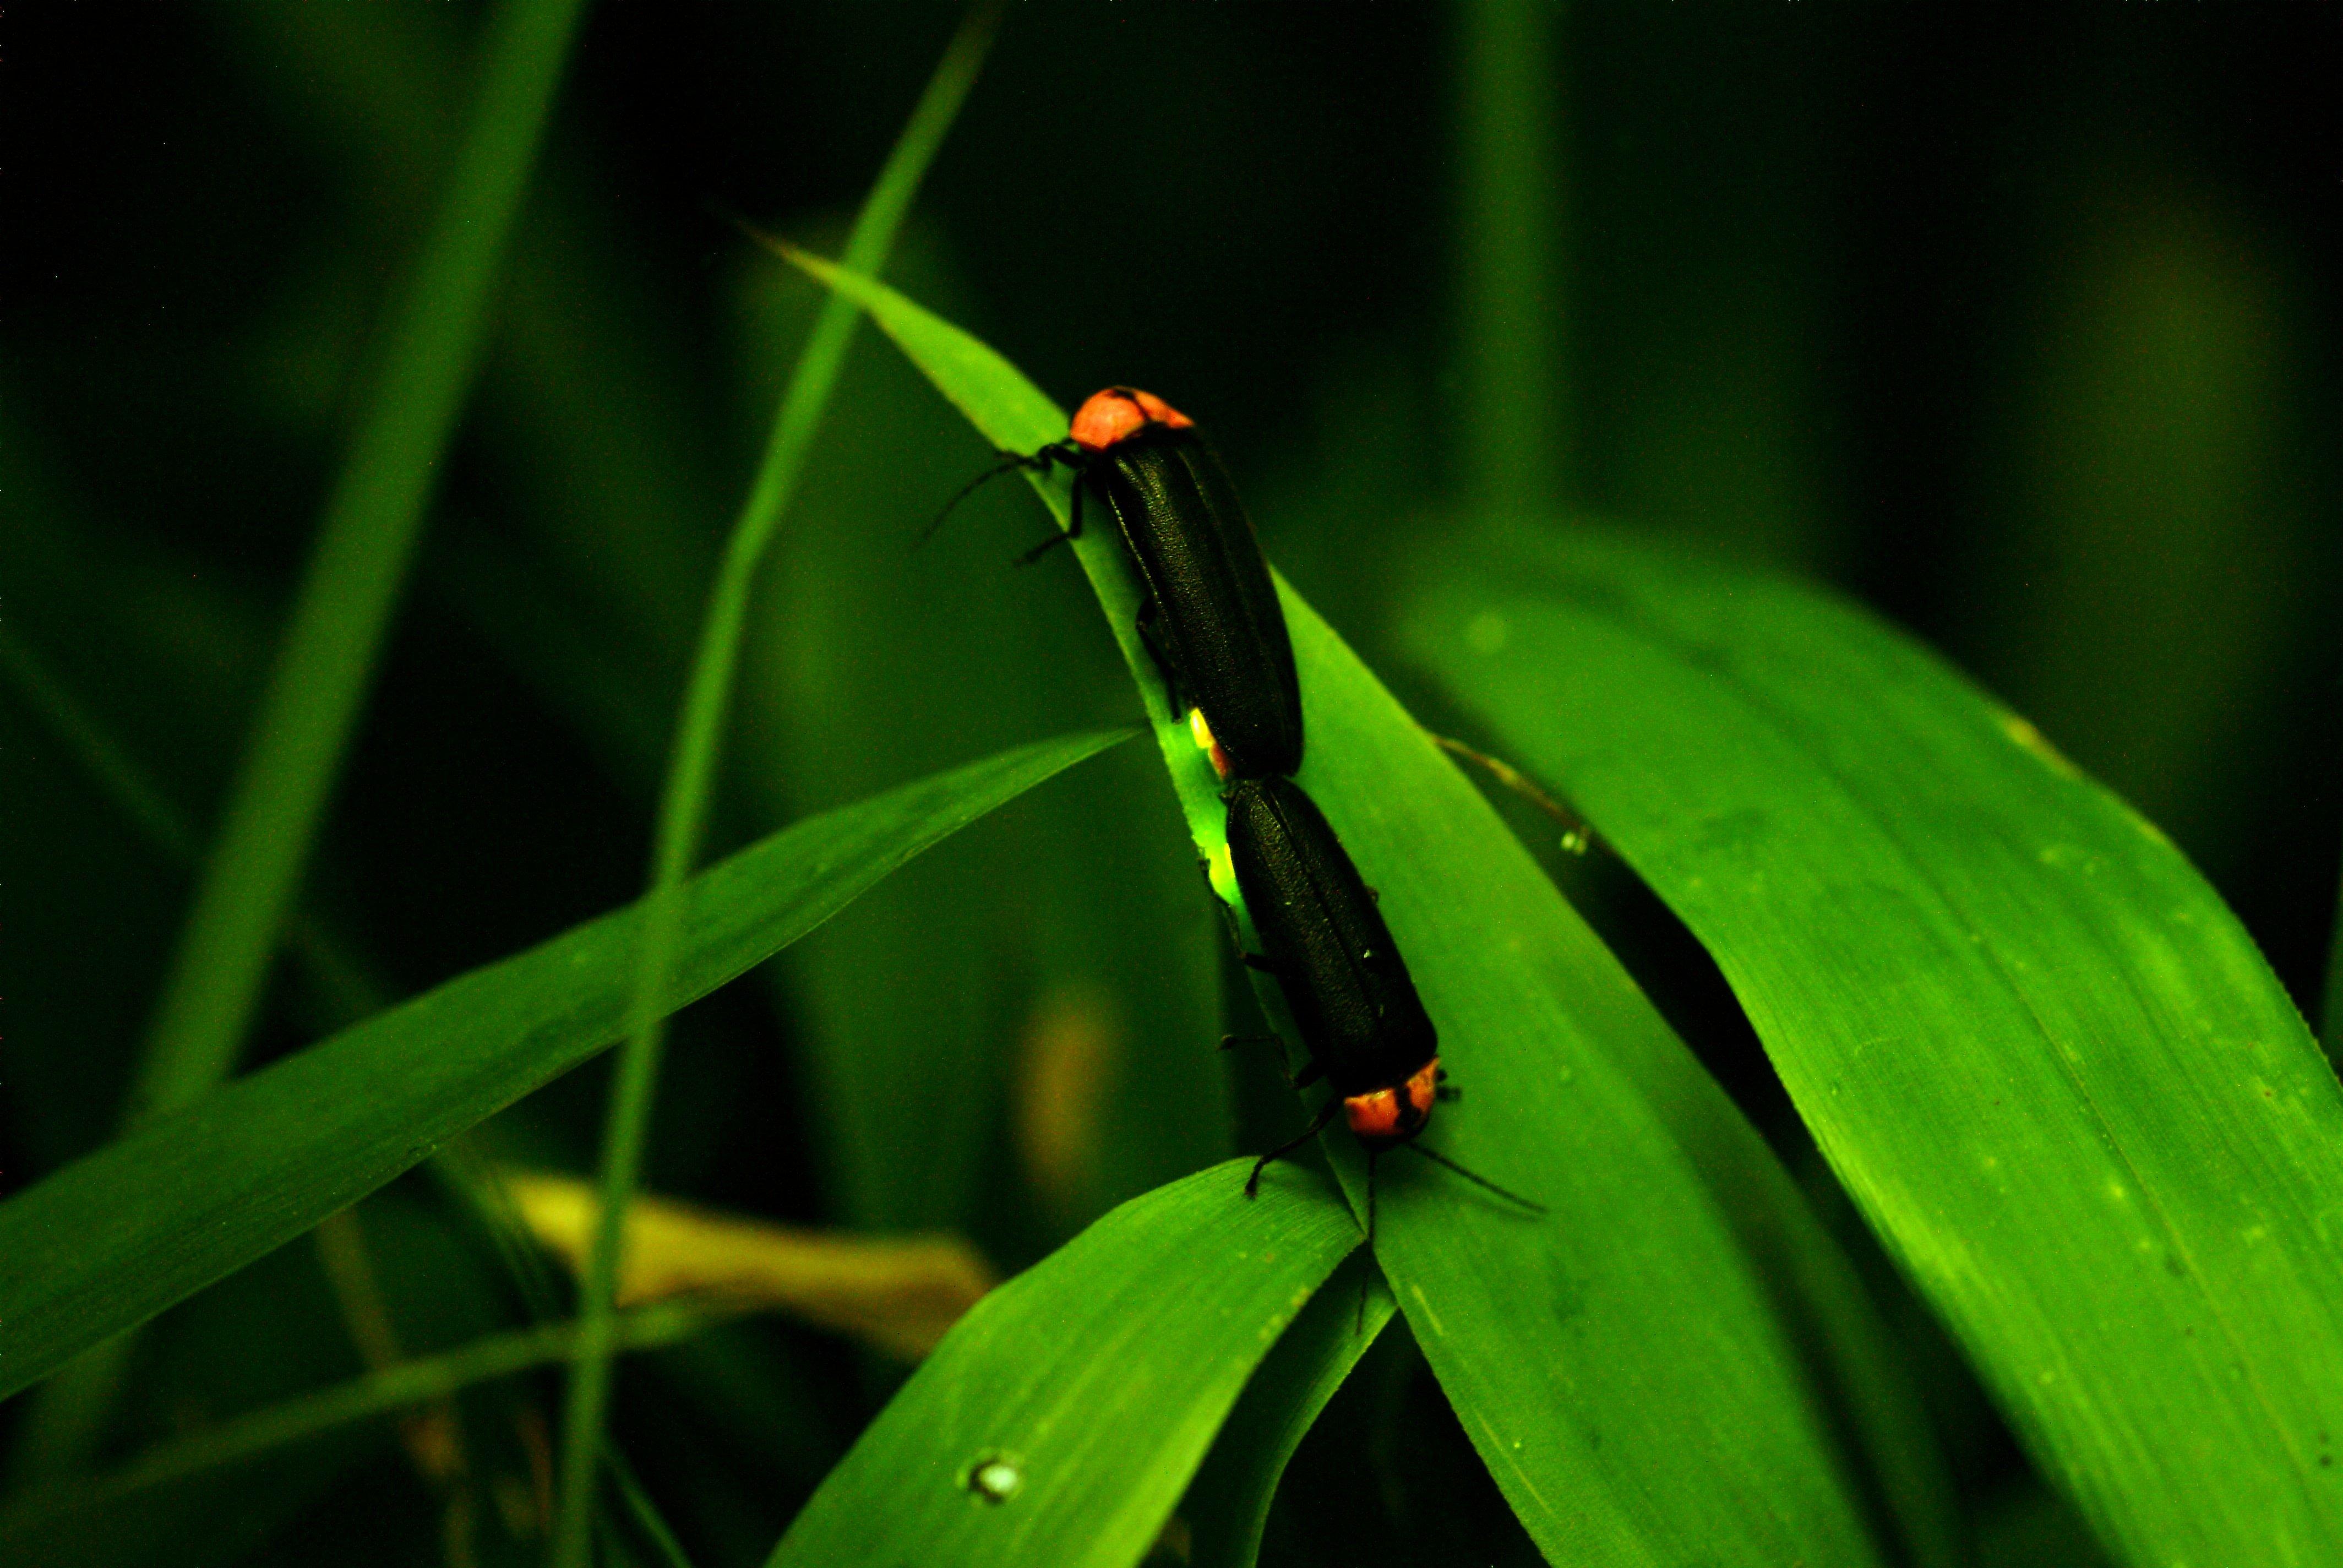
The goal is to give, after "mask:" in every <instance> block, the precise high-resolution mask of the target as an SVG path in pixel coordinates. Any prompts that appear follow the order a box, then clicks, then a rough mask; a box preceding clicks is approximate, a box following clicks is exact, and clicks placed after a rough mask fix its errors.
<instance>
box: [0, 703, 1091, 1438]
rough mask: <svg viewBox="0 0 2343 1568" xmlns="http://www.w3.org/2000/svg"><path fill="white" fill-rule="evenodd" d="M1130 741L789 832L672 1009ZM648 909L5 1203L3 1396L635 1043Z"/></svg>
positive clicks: (1047, 749)
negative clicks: (634, 964) (633, 983)
mask: <svg viewBox="0 0 2343 1568" xmlns="http://www.w3.org/2000/svg"><path fill="white" fill-rule="evenodd" d="M1125 733H1127V732H1111V731H1110V732H1102V733H1096V734H1090V735H1080V736H1070V737H1066V738H1063V739H1056V740H1050V741H1043V742H1040V743H1038V744H1035V745H1031V746H1026V747H1021V748H1019V749H1016V750H1013V751H1007V752H1003V753H1001V755H999V756H997V757H993V758H990V759H986V760H984V761H981V762H978V763H973V764H971V765H970V766H968V767H966V768H962V769H957V770H955V771H953V772H950V773H947V774H942V775H940V776H938V777H936V778H931V779H921V780H920V781H918V782H916V783H913V784H908V785H905V786H903V787H902V788H900V789H895V790H891V791H890V792H889V793H887V794H885V795H881V796H879V797H877V798H876V799H870V800H866V801H864V802H862V803H861V804H860V805H857V806H852V807H849V808H846V809H842V810H838V811H832V812H828V813H825V814H824V815H822V816H820V817H814V818H810V819H807V820H805V821H801V822H799V823H796V824H794V825H793V826H791V827H789V828H786V829H782V830H781V831H780V832H779V833H776V834H774V835H772V836H771V837H770V838H768V839H764V840H763V841H762V842H760V843H758V844H756V845H754V846H752V847H750V848H749V849H744V850H742V851H740V852H739V854H737V855H734V856H732V857H731V858H730V859H727V860H725V861H723V862H722V863H720V864H719V865H717V866H715V867H713V868H711V869H709V870H707V871H705V872H703V873H701V874H700V875H699V876H698V877H696V878H694V879H692V881H691V883H690V884H689V889H690V891H689V912H688V914H687V916H686V920H685V926H684V932H685V935H684V945H683V948H682V950H681V961H680V962H679V965H678V967H677V970H676V973H675V978H674V980H673V982H672V984H671V986H670V988H669V991H668V993H667V1000H666V1005H667V1006H669V1008H679V1007H681V1006H683V1005H684V1004H685V1003H687V1002H689V1001H691V1000H694V999H696V998H698V997H701V996H705V995H706V994H707V993H708V992H709V991H711V990H715V989H716V988H717V987H718V986H719V985H721V984H723V983H724V982H725V981H726V980H730V979H732V978H733V977H734V976H736V975H738V974H739V973H740V972H741V971H742V970H746V969H748V968H749V966H751V965H752V964H756V963H758V962H760V961H762V960H764V959H766V958H768V957H769V956H770V955H771V954H772V953H773V952H774V951H776V950H779V948H781V947H784V946H786V945H787V944H788V943H789V942H791V941H793V940H796V939H797V938H799V937H800V936H803V935H804V934H805V933H806V932H807V931H809V930H812V929H813V928H814V927H815V926H817V925H819V924H820V923H821V922H822V921H823V920H827V919H829V918H830V916H831V915H833V914H835V913H837V911H838V910H840V909H841V908H843V907H844V906H845V905H846V904H848V903H849V902H850V901H851V900H853V899H854V898H855V896H856V895H857V894H859V893H860V892H861V891H863V890H865V889H867V888H869V887H870V886H871V885H872V884H874V883H876V882H878V881H879V880H880V879H882V878H884V877H885V876H886V875H887V874H888V873H889V872H890V871H892V870H894V869H896V868H897V867H899V866H900V865H902V864H903V863H904V862H905V861H907V860H909V859H911V857H913V856H914V855H917V854H918V853H919V852H920V850H922V849H927V848H928V847H929V846H930V845H931V844H933V843H935V842H936V841H937V840H939V839H942V838H944V837H946V836H947V835H949V834H950V833H951V832H953V831H955V830H957V829H960V828H962V827H965V826H966V825H967V824H968V823H969V822H970V821H973V820H974V819H977V818H978V817H980V816H982V815H983V814H984V813H985V812H987V811H989V810H990V809H993V808H995V807H997V806H999V805H1001V803H1002V802H1004V801H1007V800H1011V799H1015V798H1016V797H1017V796H1018V795H1020V794H1021V793H1023V792H1024V791H1025V790H1027V789H1031V788H1032V787H1033V786H1034V785H1035V784H1038V783H1040V782H1041V780H1043V779H1047V778H1049V777H1050V776H1051V775H1052V774H1054V773H1057V772H1059V771H1061V770H1062V769H1066V768H1069V767H1071V766H1072V765H1073V764H1074V763H1076V762H1079V761H1081V759H1084V758H1086V757H1089V756H1091V755H1092V754H1094V753H1096V752H1099V751H1101V750H1103V749H1106V748H1107V747H1109V746H1111V745H1113V744H1115V743H1116V742H1117V741H1119V740H1121V739H1123V738H1124V734H1125ZM635 920H636V910H635V909H634V908H633V907H629V908H628V909H625V910H617V911H615V912H613V913H611V914H608V915H605V916H603V917H601V918H600V919H598V920H593V921H590V922H588V924H586V925H583V926H579V927H577V928H576V929H574V930H570V931H568V932H566V933H565V934H563V935H561V936H558V937H556V938H554V939H553V940H551V941H548V942H547V943H545V944H544V945H542V946H540V947H537V948H533V949H531V950H528V952H525V953H522V954H519V955H518V956H517V957H514V958H510V959H507V960H503V961H502V962H499V963H496V964H492V965H489V966H488V968H486V969H480V970H473V971H472V972H471V973H469V974H468V975H464V976H461V977H459V978H458V979H456V980H450V981H448V982H447V984H445V985H443V986H440V987H439V988H438V989H437V990H432V991H429V992H427V993H426V994H425V995H423V996H420V997H417V998H416V999H415V1000H412V1001H409V1002H407V1003H405V1004H404V1005H402V1006H400V1007H397V1008H394V1009H392V1010H390V1011H388V1012H385V1013H381V1014H378V1015H377V1016H376V1017H374V1018H371V1019H368V1020H367V1021H366V1022H364V1023H361V1024H359V1025H357V1027H356V1028H353V1029H349V1030H344V1031H343V1032H342V1033H340V1034H337V1035H336V1036H334V1037H333V1038H332V1039H330V1040H326V1041H324V1042H323V1043H321V1044H318V1045H316V1046H313V1047H311V1048H310V1049H308V1050H304V1051H302V1052H300V1053H299V1054H297V1055H295V1056H292V1057H288V1058H287V1059H286V1060H283V1061H280V1062H278V1063H277V1064H275V1065H274V1066H272V1067H269V1068H267V1069H266V1070H262V1071H260V1072H256V1073H254V1074H252V1075H251V1076H250V1077H248V1078H246V1079H243V1080H240V1081H237V1082H235V1083H233V1084H230V1085H229V1086H227V1087H226V1088H225V1089H223V1090H221V1091H219V1092H217V1093H216V1094H213V1095H211V1096H208V1097H206V1099H205V1100H204V1101H202V1102H201V1103H199V1104H196V1105H193V1106H190V1107H188V1108H186V1110H184V1111H177V1112H174V1113H172V1114H170V1115H168V1116H165V1117H160V1118H157V1119H156V1121H154V1122H152V1123H151V1124H149V1125H147V1126H145V1127H142V1128H141V1129H140V1130H139V1131H136V1132H135V1133H133V1134H131V1135H130V1136H129V1137H127V1138H125V1139H123V1140H121V1141H118V1142H116V1143H113V1144H110V1145H108V1146H107V1147H106V1148H104V1149H102V1150H100V1151H97V1152H96V1153H95V1154H92V1155H90V1156H88V1157H87V1158H85V1159H83V1160H80V1161H75V1163H74V1164H72V1165H69V1166H67V1167H65V1169H64V1170H63V1171H58V1172H57V1173H56V1174H55V1175H53V1176H51V1177H49V1178H48V1179H47V1180H45V1181H41V1182H40V1183H38V1184H37V1185H35V1186H34V1187H32V1188H30V1189H28V1190H27V1191H24V1192H20V1193H18V1194H17V1195H16V1196H15V1197H14V1198H11V1199H10V1200H8V1201H6V1202H5V1203H0V1395H5V1394H7V1393H13V1392H15V1391H16V1390H18V1389H20V1388H23V1387H25V1385H26V1384H28V1383H31V1382H35V1381H37V1380H38V1379H40V1378H42V1377H44V1376H45V1375H46V1374H47V1373H48V1372H51V1371H52V1370H54V1369H55V1367H56V1366H57V1365H58V1364H59V1363H60V1362H63V1361H64V1360H65V1358H67V1357H69V1356H71V1355H73V1354H74V1353H75V1352H77V1351H80V1350H83V1349H85V1348H86V1347H87V1346H89V1345H92V1344H95V1343H96V1342H99V1341H101V1340H104V1339H106V1337H107V1336H109V1335H111V1334H113V1333H115V1332H118V1331H120V1330H122V1329H126V1328H128V1327H130V1326H132V1325H134V1324H136V1323H140V1322H145V1321H146V1319H147V1318H149V1317H152V1316H153V1315H154V1314H155V1313H156V1312H160V1311H162V1310H163V1309H164V1308H165V1307H167V1306H169V1305H170V1304H171V1303H173V1302H176V1301H179V1300H181V1299H183V1298H185V1297H186V1296H187V1295H189V1294H191V1293H193V1292H196V1291H197V1290H200V1289H202V1288H203V1287H204V1286H205V1285H206V1284H209V1283H210V1282H213V1281H214V1280H216V1279H219V1278H220V1277H222V1276H223V1275H225V1274H227V1273H229V1272H231V1271H234V1270H236V1269H237V1268H240V1267H242V1266H243V1265H245V1264H246V1263H248V1262H250V1261H253V1260H254V1259H256V1258H257V1257H259V1256H261V1255H262V1254H264V1253H266V1252H267V1251H270V1250H271V1249H273V1248H275V1247H277V1246H278V1245H280V1244H281V1243H283V1242H285V1241H288V1240H290V1239H291V1238H292V1237H294V1236H297V1235H299V1234H300V1233H301V1232H302V1231H305V1230H307V1229H308V1228H309V1227H310V1226H312V1225H314V1224H316V1223H317V1221H319V1220H321V1219H323V1218H325V1217H326V1216H327V1214H330V1213H332V1212H333V1211H336V1210H337V1209H339V1208H341V1207H342V1206H343V1205H344V1204H347V1203H348V1202H350V1201H353V1200H355V1199H357V1198H360V1197H363V1196H364V1195H365V1194H367V1192H370V1191H374V1190H375V1189H376V1188H377V1187H380V1186H381V1185H382V1184H383V1183H385V1182H387V1181H389V1180H391V1178H393V1177H394V1176H397V1174H398V1173H399V1172H400V1171H405V1170H407V1168H408V1167H409V1166H412V1165H414V1164H415V1163H416V1162H417V1161H420V1160H422V1159H423V1158H424V1157H425V1156H426V1155H427V1154H429V1153H430V1152H431V1151H432V1150H433V1148H434V1147H436V1146H437V1144H438V1143H440V1142H441V1141H444V1140H446V1139H447V1138H450V1137H452V1136H454V1135H455V1134H456V1133H458V1132H460V1131H463V1130H464V1129H465V1128H467V1127H469V1126H471V1125H473V1124H474V1123H475V1122H478V1121H481V1120H483V1119H485V1118H487V1117H488V1116H490V1115H492V1114H494V1113H495V1112H496V1111H499V1110H501V1109H503V1108H504V1107H505V1106H507V1105H509V1104H511V1103H512V1102H513V1101H516V1100H518V1099H519V1098H520V1097H521V1096H522V1095H524V1094H527V1093H528V1091H531V1090H533V1089H535V1088H537V1087H538V1085H540V1084H542V1083H545V1082H546V1081H548V1080H550V1079H552V1078H555V1077H557V1076H558V1075H559V1074H561V1073H563V1072H565V1071H567V1070H569V1069H570V1068H572V1067H575V1066H576V1065H577V1064H578V1062H580V1061H582V1060H585V1059H586V1058H588V1056H591V1055H592V1054H593V1053H594V1052H595V1051H597V1050H600V1049H601V1048H602V1047H604V1046H606V1045H608V1044H609V1043H610V1042H611V1041H612V1040H615V1039H616V1038H617V1037H618V1030H619V1029H620V1028H621V1027H622V1014H623V1011H624V1010H625V1006H626V1000H627V983H628V975H629V973H630V970H629V966H628V955H629V954H630V953H631V952H632V950H633V949H632V946H631V944H632V943H633V941H634V940H635V933H634V925H635Z"/></svg>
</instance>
